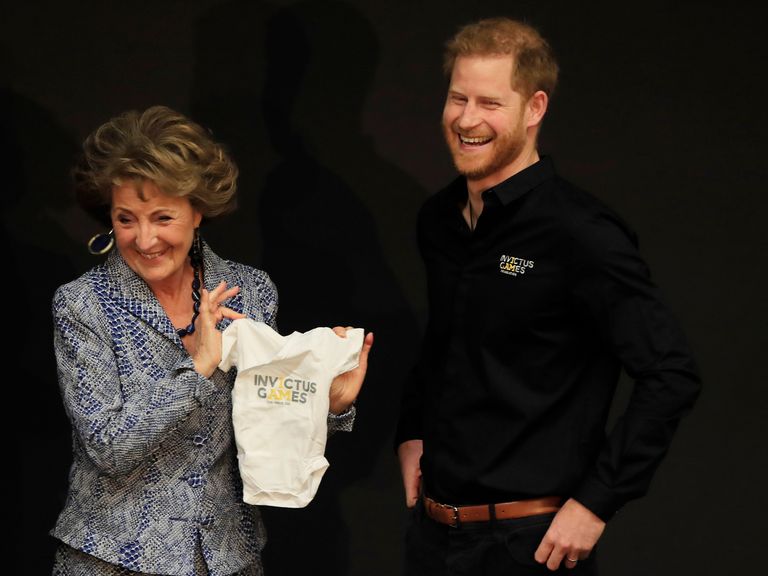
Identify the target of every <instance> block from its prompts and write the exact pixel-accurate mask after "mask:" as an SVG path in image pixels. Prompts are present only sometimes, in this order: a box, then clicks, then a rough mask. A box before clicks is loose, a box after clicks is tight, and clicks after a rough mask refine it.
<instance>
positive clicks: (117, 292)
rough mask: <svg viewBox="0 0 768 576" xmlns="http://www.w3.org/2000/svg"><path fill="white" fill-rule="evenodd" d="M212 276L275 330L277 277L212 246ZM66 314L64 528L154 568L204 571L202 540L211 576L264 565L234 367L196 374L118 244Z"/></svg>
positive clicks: (58, 338) (60, 322) (108, 555)
mask: <svg viewBox="0 0 768 576" xmlns="http://www.w3.org/2000/svg"><path fill="white" fill-rule="evenodd" d="M203 270H204V276H203V281H204V284H205V286H206V288H208V289H209V290H211V289H213V288H214V287H215V286H216V285H218V284H219V282H221V281H222V280H225V281H226V282H227V284H228V285H229V286H235V285H237V286H240V288H241V291H240V292H239V293H238V294H237V295H236V296H234V297H233V298H232V299H230V300H229V302H228V303H227V306H229V307H230V308H232V309H233V310H236V311H238V312H242V313H243V314H245V315H246V316H247V317H249V318H252V319H254V320H257V321H262V322H265V323H267V324H269V325H270V326H272V327H273V328H275V327H276V324H275V315H276V312H277V293H276V291H275V287H274V285H273V284H272V282H271V280H270V279H269V277H268V276H267V274H266V273H264V272H262V271H260V270H256V269H254V268H250V267H248V266H244V265H242V264H237V263H235V262H231V261H225V260H222V259H221V258H219V257H218V256H216V255H215V254H214V253H213V252H212V251H211V250H210V249H209V248H208V247H207V246H205V247H204V268H203ZM190 309H191V304H190ZM190 313H191V310H190ZM53 317H54V345H55V351H56V359H57V363H58V377H59V385H60V388H61V394H62V396H63V400H64V406H65V409H66V411H67V415H68V417H69V419H70V421H71V423H72V429H73V435H72V443H73V462H72V467H71V469H70V476H69V493H68V496H67V500H66V503H65V506H64V509H63V511H62V512H61V514H60V516H59V518H58V521H57V523H56V526H55V527H54V529H53V530H52V532H51V534H52V535H53V536H54V537H56V538H58V539H59V540H61V541H63V542H64V543H66V544H68V545H69V546H72V547H73V548H76V549H79V550H82V551H83V552H86V553H88V554H91V555H93V556H96V557H98V558H100V559H102V560H105V561H107V562H111V563H113V564H117V565H120V566H123V567H125V568H128V569H130V570H134V571H140V572H149V573H153V574H168V575H184V574H190V573H192V572H193V566H194V558H195V552H196V547H198V546H199V547H200V549H201V550H202V553H203V556H204V558H205V560H206V562H207V564H208V568H209V570H210V574H211V575H212V576H218V575H224V574H232V573H234V572H237V571H239V570H241V569H243V568H244V567H246V566H249V565H251V564H254V563H256V562H259V558H260V552H261V549H262V548H263V546H264V543H265V532H264V528H263V525H262V523H261V518H260V515H259V512H258V509H257V508H256V507H254V506H250V505H248V504H245V503H243V501H242V485H241V481H240V476H239V474H238V470H237V463H236V457H235V450H234V442H233V431H232V419H231V412H232V401H231V386H232V383H233V382H234V378H235V371H234V370H231V371H230V372H228V373H224V372H222V371H221V370H218V369H217V370H216V372H215V373H214V374H213V376H212V377H211V378H210V379H208V378H205V377H204V376H202V375H200V374H199V373H197V372H196V371H195V370H194V365H193V362H192V359H191V358H190V356H189V354H188V353H187V351H186V349H185V348H184V346H183V344H182V342H181V340H180V338H179V337H178V335H177V334H176V331H175V329H174V327H173V325H172V324H171V322H170V320H169V319H168V317H167V316H166V314H165V312H164V310H163V308H162V307H161V306H160V304H159V302H158V301H157V299H156V298H155V297H154V295H153V294H152V292H151V290H150V289H149V287H148V286H147V284H146V283H145V282H144V281H143V280H142V279H141V278H140V277H139V276H137V275H136V274H135V273H134V272H133V270H131V269H130V268H129V267H128V265H127V264H126V263H125V261H124V260H123V259H122V257H121V256H120V254H119V253H118V252H117V251H116V250H115V251H113V252H112V253H111V254H110V255H109V257H108V258H107V260H106V261H105V262H104V263H102V264H101V265H99V266H96V267H95V268H93V269H92V270H90V271H89V272H87V273H86V274H84V275H83V276H81V277H80V278H78V279H77V280H75V281H73V282H71V283H69V284H66V285H64V286H62V287H60V288H59V289H58V290H57V291H56V294H55V296H54V301H53ZM227 323H228V321H227V320H225V321H224V322H223V324H225V325H226V324H227ZM353 417H354V414H353V412H350V413H349V414H347V415H345V416H344V417H339V419H338V420H337V421H335V422H329V424H331V428H330V429H329V431H330V430H331V429H339V428H341V429H348V428H349V427H351V420H352V418H353Z"/></svg>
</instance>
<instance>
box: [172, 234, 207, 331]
mask: <svg viewBox="0 0 768 576" xmlns="http://www.w3.org/2000/svg"><path fill="white" fill-rule="evenodd" d="M202 253H203V247H202V245H201V242H200V236H199V234H198V232H197V229H195V239H194V240H193V241H192V247H191V248H190V249H189V261H190V262H191V263H192V272H193V275H194V277H193V278H192V320H191V321H190V323H189V324H188V325H187V326H185V327H184V328H179V329H178V330H176V334H178V335H179V338H184V336H187V335H188V334H192V333H194V331H195V320H197V317H198V316H199V315H200V286H201V284H200V268H202V266H203V254H202Z"/></svg>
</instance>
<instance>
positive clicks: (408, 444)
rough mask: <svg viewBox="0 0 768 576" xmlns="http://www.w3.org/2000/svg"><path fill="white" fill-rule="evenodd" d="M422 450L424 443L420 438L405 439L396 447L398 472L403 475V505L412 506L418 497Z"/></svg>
mask: <svg viewBox="0 0 768 576" xmlns="http://www.w3.org/2000/svg"><path fill="white" fill-rule="evenodd" d="M423 452H424V443H423V442H422V441H421V440H406V441H405V442H403V443H402V444H400V446H398V447H397V456H398V458H400V474H401V475H402V476H403V488H405V505H406V506H408V508H413V507H414V506H415V505H416V501H417V500H418V499H419V491H420V488H421V464H420V463H419V461H420V460H421V454H422V453H423Z"/></svg>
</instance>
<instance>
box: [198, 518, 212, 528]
mask: <svg viewBox="0 0 768 576" xmlns="http://www.w3.org/2000/svg"><path fill="white" fill-rule="evenodd" d="M200 527H201V528H205V529H206V530H210V529H211V528H213V516H203V517H202V518H201V519H200Z"/></svg>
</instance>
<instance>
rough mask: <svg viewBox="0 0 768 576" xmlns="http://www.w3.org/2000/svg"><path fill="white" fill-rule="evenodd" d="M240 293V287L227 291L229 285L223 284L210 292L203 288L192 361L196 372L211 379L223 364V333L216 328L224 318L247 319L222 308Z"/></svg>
mask: <svg viewBox="0 0 768 576" xmlns="http://www.w3.org/2000/svg"><path fill="white" fill-rule="evenodd" d="M238 292H240V287H239V286H233V287H232V288H229V289H227V283H226V282H221V283H220V284H219V285H218V286H216V288H214V289H213V290H211V291H210V292H209V291H208V290H206V289H205V288H203V289H202V290H201V296H200V315H199V316H198V317H197V322H196V323H195V339H196V342H195V353H194V354H193V355H192V361H193V362H194V364H195V370H197V372H199V373H200V374H202V375H203V376H205V377H206V378H210V377H211V376H213V373H214V372H215V371H216V367H217V366H218V365H219V362H221V332H220V331H219V330H218V329H217V328H216V324H218V323H219V322H220V321H221V320H222V319H223V318H229V319H231V320H236V319H238V318H245V315H243V314H240V313H239V312H235V311H234V310H231V309H229V308H227V307H226V306H222V303H223V302H224V301H226V300H228V299H230V298H232V296H234V295H235V294H237V293H238Z"/></svg>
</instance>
